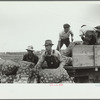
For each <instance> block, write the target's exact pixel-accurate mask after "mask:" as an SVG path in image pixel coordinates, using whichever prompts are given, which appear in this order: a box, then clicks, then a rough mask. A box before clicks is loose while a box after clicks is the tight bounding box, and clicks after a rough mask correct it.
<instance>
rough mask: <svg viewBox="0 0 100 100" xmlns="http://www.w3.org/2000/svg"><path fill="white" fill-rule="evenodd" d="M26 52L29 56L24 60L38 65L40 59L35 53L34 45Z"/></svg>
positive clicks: (25, 56)
mask: <svg viewBox="0 0 100 100" xmlns="http://www.w3.org/2000/svg"><path fill="white" fill-rule="evenodd" d="M26 50H27V54H25V55H24V57H23V60H24V61H28V62H32V63H35V64H37V62H38V59H39V58H38V56H37V55H35V54H34V53H33V51H34V50H33V46H32V45H30V46H28V48H27V49H26Z"/></svg>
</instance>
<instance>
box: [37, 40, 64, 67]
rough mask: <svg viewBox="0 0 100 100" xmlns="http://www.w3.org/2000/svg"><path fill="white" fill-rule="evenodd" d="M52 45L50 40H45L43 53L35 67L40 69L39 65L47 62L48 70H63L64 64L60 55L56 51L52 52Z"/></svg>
mask: <svg viewBox="0 0 100 100" xmlns="http://www.w3.org/2000/svg"><path fill="white" fill-rule="evenodd" d="M53 45H54V44H53V43H52V41H51V40H46V41H45V45H44V46H45V51H44V52H43V54H42V55H41V57H40V59H39V61H38V63H37V65H36V67H37V68H41V65H42V64H43V62H44V61H46V62H47V65H48V68H51V69H52V68H58V67H60V68H63V67H64V64H65V62H64V61H63V59H62V57H61V54H60V52H59V51H57V50H53V49H52V46H53Z"/></svg>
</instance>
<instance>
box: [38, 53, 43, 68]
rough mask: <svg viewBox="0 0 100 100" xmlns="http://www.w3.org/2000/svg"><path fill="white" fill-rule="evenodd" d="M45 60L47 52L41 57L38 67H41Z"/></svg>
mask: <svg viewBox="0 0 100 100" xmlns="http://www.w3.org/2000/svg"><path fill="white" fill-rule="evenodd" d="M44 60H45V52H44V53H43V54H42V55H41V57H40V58H39V61H38V62H37V64H36V68H41V65H42V64H43V62H44Z"/></svg>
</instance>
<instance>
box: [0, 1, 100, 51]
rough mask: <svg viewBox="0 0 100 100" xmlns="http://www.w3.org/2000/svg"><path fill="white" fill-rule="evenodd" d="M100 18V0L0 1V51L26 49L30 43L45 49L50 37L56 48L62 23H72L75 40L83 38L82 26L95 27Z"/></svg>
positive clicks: (35, 48) (36, 47)
mask: <svg viewBox="0 0 100 100" xmlns="http://www.w3.org/2000/svg"><path fill="white" fill-rule="evenodd" d="M99 20H100V2H99V1H97V2H96V1H95V2H90V1H88V2H86V1H81V2H79V1H71V2H70V1H4V2H3V1H0V34H1V36H0V52H23V51H26V50H25V49H26V48H27V46H28V45H33V47H34V50H36V51H37V50H41V49H45V47H44V46H43V45H44V43H45V40H47V39H51V40H52V42H53V43H54V46H53V49H56V47H57V43H58V39H59V33H60V32H61V31H62V30H63V24H65V23H69V24H70V26H71V30H72V31H73V33H74V41H80V40H81V39H80V37H79V30H80V26H81V25H83V24H85V25H88V26H92V27H95V26H97V25H100V22H99ZM65 48H66V47H65V45H64V46H63V47H62V49H65Z"/></svg>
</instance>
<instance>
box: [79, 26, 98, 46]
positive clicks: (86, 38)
mask: <svg viewBox="0 0 100 100" xmlns="http://www.w3.org/2000/svg"><path fill="white" fill-rule="evenodd" d="M79 36H80V37H81V39H82V40H83V44H85V45H95V44H96V42H97V38H96V28H94V27H90V26H87V25H82V26H81V29H80V33H79Z"/></svg>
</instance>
